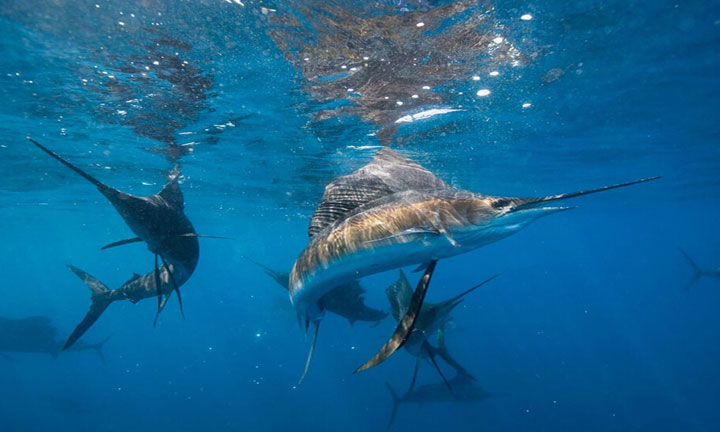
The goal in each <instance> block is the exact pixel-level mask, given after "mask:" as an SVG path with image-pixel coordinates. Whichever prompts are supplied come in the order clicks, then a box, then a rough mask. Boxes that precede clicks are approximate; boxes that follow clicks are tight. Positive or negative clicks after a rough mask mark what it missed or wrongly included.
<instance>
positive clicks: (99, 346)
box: [90, 336, 110, 364]
mask: <svg viewBox="0 0 720 432" xmlns="http://www.w3.org/2000/svg"><path fill="white" fill-rule="evenodd" d="M109 340H110V336H108V337H106V338H105V339H103V340H101V341H100V342H98V343H95V344H91V345H90V348H92V349H94V350H95V352H97V354H98V357H100V361H101V362H102V364H105V352H104V351H103V347H104V346H105V343H107V341H109Z"/></svg>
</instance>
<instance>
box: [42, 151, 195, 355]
mask: <svg viewBox="0 0 720 432" xmlns="http://www.w3.org/2000/svg"><path fill="white" fill-rule="evenodd" d="M28 140H29V141H30V142H32V143H33V144H35V145H36V146H37V147H38V148H40V149H41V150H42V151H44V152H45V153H47V154H48V155H50V156H52V157H53V158H55V159H57V160H58V161H60V162H61V163H62V164H64V165H65V166H67V167H68V168H70V169H71V170H73V171H75V172H76V173H78V174H79V175H81V176H82V177H83V178H85V179H86V180H88V181H89V182H90V183H92V184H94V185H95V186H96V187H97V189H98V190H99V191H100V193H102V194H103V195H104V196H105V197H106V198H107V199H108V200H109V201H110V203H111V204H112V205H113V206H114V207H115V209H116V210H117V212H118V213H119V214H120V216H121V217H122V218H123V220H124V221H125V223H126V224H127V225H128V227H129V228H130V230H131V231H132V232H133V233H134V234H135V235H136V236H137V237H133V238H130V239H127V240H120V241H117V242H114V243H111V244H109V245H106V246H104V247H103V248H102V249H107V248H111V247H115V246H120V245H124V244H129V243H135V242H141V241H142V242H145V243H146V244H147V247H148V249H149V250H150V252H152V253H153V254H154V255H155V270H154V271H153V272H151V273H149V274H148V275H146V276H145V277H147V278H149V279H150V280H152V281H154V288H155V293H154V295H155V296H157V298H158V312H157V314H158V315H159V314H160V312H161V311H162V309H163V308H164V306H165V304H166V303H167V300H168V298H169V295H170V292H175V293H177V296H178V302H179V303H180V312H181V313H183V307H182V297H181V296H180V286H181V285H182V284H183V283H185V281H187V280H188V278H189V277H190V275H191V274H192V273H193V272H194V271H195V267H196V266H197V262H198V257H199V254H200V247H199V244H198V237H205V236H201V235H199V234H197V233H196V232H195V228H194V227H193V225H192V223H190V220H189V219H188V218H187V216H186V215H185V212H184V208H185V204H184V200H183V195H182V191H180V185H179V184H178V177H179V171H177V170H174V171H173V173H172V175H171V178H170V181H169V182H168V183H167V184H166V185H165V187H163V189H162V190H161V191H160V192H158V193H157V194H156V195H151V196H146V197H138V196H134V195H130V194H127V193H124V192H120V191H119V190H117V189H115V188H112V187H110V186H108V185H106V184H104V183H102V182H100V181H99V180H97V179H95V178H94V177H92V176H90V175H89V174H87V173H86V172H84V171H83V170H81V169H80V168H78V167H76V166H75V165H72V164H71V163H69V162H67V161H66V160H65V159H63V158H62V157H60V156H59V155H58V154H56V153H55V152H53V151H51V150H49V149H47V148H46V147H44V146H43V145H41V144H39V143H38V142H36V141H35V140H33V139H31V138H28ZM207 237H209V236H207ZM158 258H160V261H162V264H163V268H162V270H161V269H160V268H159V267H158ZM163 278H165V279H167V280H169V281H170V286H171V288H172V290H171V291H170V292H168V291H167V290H164V288H163V287H164V285H165V283H164V281H163ZM151 285H152V284H151ZM148 287H149V285H144V288H148ZM144 288H143V289H144ZM163 294H166V298H165V300H163V299H162V295H163ZM147 297H152V296H151V295H147V296H145V297H142V298H147ZM136 299H137V300H139V298H137V297H136ZM107 305H109V303H105V302H99V303H97V304H96V303H95V297H94V296H93V305H92V306H91V308H90V312H88V315H87V316H86V317H85V319H84V320H83V321H82V322H81V323H80V325H79V326H78V327H77V328H76V329H75V331H74V332H73V333H72V335H71V336H70V338H69V339H68V341H67V343H66V344H65V348H68V347H70V346H71V345H72V344H73V343H74V342H75V341H76V340H77V339H78V338H79V337H80V336H82V334H83V333H84V332H85V331H86V330H87V329H88V328H89V327H90V326H91V325H92V324H93V323H94V322H95V320H97V318H98V317H99V316H100V314H101V313H102V312H103V311H104V310H105V308H106V307H107ZM183 315H184V313H183ZM155 321H156V322H157V316H156V317H155Z"/></svg>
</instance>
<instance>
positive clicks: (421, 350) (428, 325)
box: [385, 270, 497, 392]
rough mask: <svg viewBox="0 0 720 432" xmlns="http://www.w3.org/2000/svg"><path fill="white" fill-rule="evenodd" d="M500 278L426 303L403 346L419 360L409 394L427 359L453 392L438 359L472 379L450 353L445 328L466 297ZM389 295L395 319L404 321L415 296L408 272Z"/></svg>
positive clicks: (389, 287) (391, 289)
mask: <svg viewBox="0 0 720 432" xmlns="http://www.w3.org/2000/svg"><path fill="white" fill-rule="evenodd" d="M496 277H497V275H495V276H493V277H491V278H489V279H486V280H484V281H483V282H481V283H479V284H477V285H475V286H473V287H472V288H470V289H468V290H466V291H464V292H463V293H461V294H458V295H456V296H455V297H452V298H450V299H448V300H445V301H442V302H440V303H431V302H424V303H423V305H422V307H421V309H420V314H419V315H418V317H417V321H416V322H415V326H414V328H413V330H412V331H411V332H410V334H409V335H408V336H407V341H406V342H405V344H404V345H403V347H404V348H405V349H406V350H407V351H408V352H409V353H410V354H411V355H413V356H415V358H416V361H415V370H414V371H413V375H412V380H411V382H410V387H409V389H408V392H409V391H412V389H413V387H414V386H415V380H416V379H417V374H418V368H419V366H420V361H421V360H422V359H423V358H426V359H429V360H430V362H431V363H432V365H433V366H434V367H435V370H437V372H438V374H439V375H440V378H442V380H443V381H444V382H445V384H446V385H447V386H448V389H449V390H450V391H452V387H451V386H450V384H449V382H448V381H447V379H446V378H445V375H444V374H443V372H442V370H441V369H440V367H439V366H438V364H437V362H436V360H435V358H436V357H440V358H442V359H443V360H444V361H445V362H446V363H447V364H448V365H450V366H451V367H452V368H454V369H455V371H456V372H458V373H462V374H465V375H468V376H471V375H470V374H469V373H468V371H467V370H466V369H465V368H464V367H462V366H461V365H460V363H458V362H457V361H456V360H455V359H454V358H453V357H452V356H451V355H450V353H449V352H448V350H447V346H446V345H445V328H446V326H447V324H448V323H449V322H450V320H451V318H450V313H451V312H452V311H453V310H454V309H455V308H456V307H457V306H458V305H460V303H461V302H462V299H463V297H465V296H466V295H468V294H470V293H471V292H473V291H475V290H476V289H478V288H480V287H481V286H483V285H485V284H486V283H488V282H490V281H491V280H493V279H495V278H496ZM385 294H386V295H387V298H388V301H389V302H390V308H391V310H392V315H393V318H395V320H396V321H400V320H401V319H402V317H403V316H404V315H405V313H406V312H407V310H408V308H409V307H410V301H411V299H412V295H413V291H412V288H411V287H410V282H409V281H408V279H407V276H405V272H403V271H402V270H400V275H399V277H398V280H397V281H396V282H394V283H393V284H391V285H390V286H388V287H387V288H386V289H385ZM433 335H437V345H438V346H437V347H436V346H433V345H432V344H431V343H430V341H429V339H430V338H431V337H432V336H433Z"/></svg>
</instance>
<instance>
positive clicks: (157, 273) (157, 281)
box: [153, 254, 163, 327]
mask: <svg viewBox="0 0 720 432" xmlns="http://www.w3.org/2000/svg"><path fill="white" fill-rule="evenodd" d="M153 276H155V289H156V290H157V298H158V309H157V313H156V314H155V321H153V327H155V326H156V325H157V321H158V317H159V316H160V312H162V310H163V301H162V300H163V299H162V282H161V281H160V269H158V256H157V254H155V271H154V272H153Z"/></svg>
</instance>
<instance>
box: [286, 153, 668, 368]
mask: <svg viewBox="0 0 720 432" xmlns="http://www.w3.org/2000/svg"><path fill="white" fill-rule="evenodd" d="M657 178H659V177H651V178H645V179H640V180H635V181H630V182H626V183H620V184H615V185H612V186H603V187H599V188H595V189H590V190H585V191H579V192H571V193H564V194H559V195H549V196H543V197H535V198H511V197H499V196H492V195H485V194H480V193H474V192H470V191H466V190H461V189H457V188H454V187H452V186H450V185H448V184H446V183H445V182H444V181H442V180H441V179H439V178H438V177H436V176H435V175H434V174H433V173H432V172H430V171H429V170H427V169H426V168H424V167H422V166H420V165H419V164H417V163H416V162H414V161H412V160H411V159H409V158H407V157H405V156H403V155H401V154H400V153H398V152H397V151H394V150H392V149H390V148H387V147H386V148H382V149H380V150H378V151H377V152H376V153H375V156H374V157H373V159H372V161H370V162H369V163H368V164H367V165H365V166H363V167H361V168H360V169H358V170H357V171H355V172H353V173H351V174H349V175H346V176H342V177H338V178H336V179H334V180H333V181H331V182H330V183H329V184H328V185H327V186H326V188H325V192H324V194H323V197H322V201H321V203H320V204H319V205H318V207H317V209H316V210H315V213H314V214H313V216H312V218H311V221H310V227H309V229H308V232H309V234H310V237H311V238H310V241H309V243H308V245H307V246H306V247H305V249H304V250H303V251H302V252H301V253H300V256H299V257H298V258H297V260H296V261H295V265H294V266H293V269H292V272H291V273H290V286H289V294H290V301H291V303H292V304H293V306H294V308H295V310H296V312H297V315H298V321H299V322H300V324H301V326H302V327H304V328H305V330H306V331H307V330H308V328H309V326H310V324H311V323H312V324H313V325H314V326H315V331H314V336H313V342H312V344H311V347H310V353H309V355H308V358H307V361H306V364H305V370H304V371H303V374H302V377H301V379H300V381H302V379H303V378H304V376H305V374H306V373H307V369H308V367H309V364H310V360H311V358H312V352H313V349H314V346H315V342H316V339H317V331H318V328H319V325H320V322H321V320H322V317H323V310H322V308H321V305H320V304H319V299H320V298H321V297H322V296H323V295H325V294H326V293H327V292H329V291H330V290H332V289H333V288H335V287H337V286H338V285H341V284H344V283H348V282H349V281H351V280H355V279H359V278H362V277H365V276H368V275H371V274H376V273H380V272H384V271H387V270H392V269H394V268H400V267H405V266H409V265H422V266H423V267H425V269H426V270H425V273H424V275H423V277H422V278H421V279H420V282H419V283H418V286H417V287H416V289H415V293H414V294H413V297H412V300H411V303H410V307H409V308H408V310H407V311H406V313H405V315H404V316H403V318H402V319H401V320H400V322H399V324H398V326H397V328H396V329H395V332H394V333H393V335H392V337H391V338H390V339H389V340H388V341H387V343H386V344H385V345H383V347H382V348H381V349H380V350H379V351H378V353H377V354H376V355H375V356H373V358H371V359H370V360H369V361H367V362H366V363H365V364H363V365H362V366H360V367H359V368H358V369H357V370H356V372H358V371H361V370H365V369H368V368H370V367H373V366H375V365H378V364H379V363H381V362H382V361H384V360H385V359H387V358H388V357H389V356H390V355H392V354H393V353H394V352H395V351H396V350H397V349H398V348H400V347H402V346H403V345H404V343H405V342H406V341H407V338H408V336H409V335H410V333H411V332H412V330H413V327H414V325H415V322H416V320H417V317H418V315H419V311H420V308H421V307H422V304H423V300H424V297H425V293H426V292H427V288H428V285H429V282H430V278H431V277H432V273H433V271H434V269H435V265H436V263H437V261H438V260H440V259H443V258H448V257H452V256H456V255H460V254H463V253H467V252H470V251H472V250H475V249H478V248H480V247H483V246H486V245H488V244H491V243H494V242H496V241H498V240H501V239H503V238H505V237H508V236H509V235H512V234H514V233H516V232H518V231H520V230H521V229H522V228H524V227H525V226H527V225H528V224H530V223H531V222H533V221H535V220H538V219H539V218H541V217H543V216H547V215H549V214H553V213H557V212H560V211H564V210H568V209H569V208H570V207H558V206H553V205H548V204H550V203H552V202H554V201H560V200H564V199H568V198H574V197H578V196H582V195H588V194H591V193H596V192H601V191H606V190H610V189H616V188H620V187H624V186H629V185H633V184H637V183H643V182H647V181H650V180H655V179H657Z"/></svg>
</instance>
